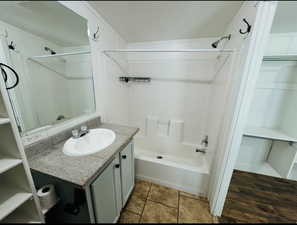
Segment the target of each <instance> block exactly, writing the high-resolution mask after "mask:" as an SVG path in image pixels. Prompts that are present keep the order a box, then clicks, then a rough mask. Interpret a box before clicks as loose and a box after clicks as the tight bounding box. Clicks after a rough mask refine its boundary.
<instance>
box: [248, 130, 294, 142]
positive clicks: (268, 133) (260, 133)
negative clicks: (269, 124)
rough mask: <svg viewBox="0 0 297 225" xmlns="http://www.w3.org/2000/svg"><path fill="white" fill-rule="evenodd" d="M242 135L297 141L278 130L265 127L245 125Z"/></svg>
mask: <svg viewBox="0 0 297 225" xmlns="http://www.w3.org/2000/svg"><path fill="white" fill-rule="evenodd" d="M244 136H248V137H257V138H265V139H271V140H278V141H288V142H297V138H294V137H291V136H289V135H287V134H285V133H284V132H282V131H280V130H276V129H272V128H265V127H247V128H246V129H245V131H244Z"/></svg>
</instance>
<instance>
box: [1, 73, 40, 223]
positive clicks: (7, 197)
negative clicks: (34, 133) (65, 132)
mask: <svg viewBox="0 0 297 225" xmlns="http://www.w3.org/2000/svg"><path fill="white" fill-rule="evenodd" d="M1 78H2V77H0V180H1V185H0V223H2V222H4V223H13V222H17V223H27V222H36V223H42V222H44V218H43V215H42V213H41V209H40V204H39V200H38V198H37V195H36V190H35V187H34V183H33V179H32V176H31V172H30V168H29V165H28V162H27V158H26V155H25V152H24V149H23V146H22V142H21V137H20V134H19V132H18V129H17V125H16V122H15V119H14V116H13V112H12V108H11V105H10V101H9V96H8V93H7V91H6V87H5V83H4V80H3V79H1Z"/></svg>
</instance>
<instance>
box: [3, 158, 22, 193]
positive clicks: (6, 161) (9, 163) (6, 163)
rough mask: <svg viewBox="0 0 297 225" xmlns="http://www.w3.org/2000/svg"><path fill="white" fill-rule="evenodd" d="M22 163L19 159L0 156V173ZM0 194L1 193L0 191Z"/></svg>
mask: <svg viewBox="0 0 297 225" xmlns="http://www.w3.org/2000/svg"><path fill="white" fill-rule="evenodd" d="M21 163H22V160H21V159H11V158H5V157H2V156H0V174H1V173H4V172H6V171H7V170H9V169H11V168H14V167H16V166H18V165H20V164H21ZM0 194H1V193H0Z"/></svg>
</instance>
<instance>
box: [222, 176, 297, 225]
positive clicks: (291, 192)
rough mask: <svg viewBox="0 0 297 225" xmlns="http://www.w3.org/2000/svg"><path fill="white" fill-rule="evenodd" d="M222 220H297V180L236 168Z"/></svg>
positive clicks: (282, 221) (264, 221)
mask: <svg viewBox="0 0 297 225" xmlns="http://www.w3.org/2000/svg"><path fill="white" fill-rule="evenodd" d="M219 220H220V222H222V223H296V222H297V182H296V181H291V180H286V179H280V178H274V177H269V176H264V175H258V174H254V173H247V172H242V171H235V172H234V173H233V176H232V180H231V185H230V187H229V191H228V195H227V200H226V203H225V207H224V210H223V214H222V217H221V218H220V219H219Z"/></svg>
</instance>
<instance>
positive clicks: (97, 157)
mask: <svg viewBox="0 0 297 225" xmlns="http://www.w3.org/2000/svg"><path fill="white" fill-rule="evenodd" d="M98 127H99V128H108V129H111V130H113V131H114V132H115V133H116V139H115V141H114V142H113V143H112V144H111V145H110V146H109V147H107V148H106V149H104V150H103V151H100V152H98V153H95V154H92V155H87V156H80V157H71V156H67V155H65V154H64V153H63V152H62V149H63V145H64V143H65V140H64V141H62V142H60V143H57V144H52V145H48V146H46V147H38V148H34V149H33V150H30V152H27V157H28V161H29V165H30V168H31V169H33V170H35V171H38V172H40V173H44V174H47V175H50V176H53V177H56V178H59V179H61V180H64V181H67V182H70V183H73V184H75V185H78V186H80V187H83V188H85V187H86V186H87V185H88V184H90V183H91V182H92V181H93V179H94V178H96V176H97V175H98V174H99V173H100V172H102V170H103V169H104V168H105V167H106V165H108V164H109V163H110V162H111V161H112V160H113V158H114V156H115V155H116V154H117V153H118V152H120V151H121V150H122V149H124V147H125V146H126V145H127V144H128V143H129V142H130V141H131V140H132V138H133V136H134V135H135V134H136V133H137V132H138V130H139V129H138V128H134V127H127V126H120V125H115V124H107V123H102V124H100V125H99V126H98Z"/></svg>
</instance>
